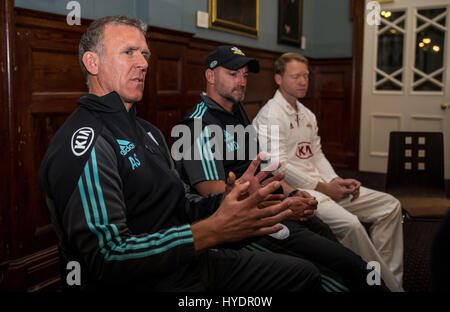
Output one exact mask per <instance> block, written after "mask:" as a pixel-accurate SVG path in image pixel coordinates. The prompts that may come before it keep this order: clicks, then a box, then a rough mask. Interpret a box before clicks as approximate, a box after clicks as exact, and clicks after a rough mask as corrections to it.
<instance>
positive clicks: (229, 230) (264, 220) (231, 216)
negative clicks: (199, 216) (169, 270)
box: [191, 181, 292, 251]
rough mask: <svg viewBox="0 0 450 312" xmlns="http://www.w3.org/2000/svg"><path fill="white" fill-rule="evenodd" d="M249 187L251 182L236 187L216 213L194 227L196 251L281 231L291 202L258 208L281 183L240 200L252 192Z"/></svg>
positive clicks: (273, 183) (236, 184) (274, 203)
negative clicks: (282, 222)
mask: <svg viewBox="0 0 450 312" xmlns="http://www.w3.org/2000/svg"><path fill="white" fill-rule="evenodd" d="M249 187H250V182H245V183H243V184H238V183H235V184H233V186H232V189H231V191H229V193H227V194H225V195H224V199H223V200H222V203H221V204H220V206H219V208H218V209H217V211H216V212H215V213H214V214H213V215H212V216H210V217H209V218H207V219H204V220H202V221H199V222H197V223H195V224H193V225H192V226H191V230H192V235H193V237H194V246H195V249H196V250H197V251H199V250H203V249H206V248H209V247H212V246H215V245H218V244H222V243H226V242H233V241H239V240H242V239H244V238H248V237H252V236H261V235H268V234H272V233H275V232H277V231H279V230H281V229H282V226H281V224H279V222H281V221H283V220H285V219H287V218H290V217H291V215H292V211H291V210H290V209H288V208H289V205H290V202H288V201H275V202H273V203H272V204H271V205H269V206H266V207H264V208H259V207H258V205H260V204H261V203H262V202H264V201H266V200H267V198H268V197H269V195H270V193H272V192H273V191H275V190H276V189H277V188H279V187H280V183H279V182H278V181H274V182H271V183H270V184H268V185H266V186H264V187H262V188H260V189H258V190H257V191H255V192H254V193H252V194H250V195H249V196H248V197H246V198H245V199H242V200H240V198H241V197H242V194H247V193H249V190H248V189H249ZM261 207H262V206H261Z"/></svg>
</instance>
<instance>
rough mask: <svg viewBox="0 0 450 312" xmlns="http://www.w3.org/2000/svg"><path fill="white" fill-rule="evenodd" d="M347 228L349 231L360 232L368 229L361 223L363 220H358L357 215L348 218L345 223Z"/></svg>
mask: <svg viewBox="0 0 450 312" xmlns="http://www.w3.org/2000/svg"><path fill="white" fill-rule="evenodd" d="M345 228H346V231H347V232H351V233H358V232H361V231H364V232H365V231H366V229H365V228H364V226H363V225H362V224H361V222H360V221H359V220H358V218H357V217H356V216H353V217H352V218H348V219H347V222H346V223H345Z"/></svg>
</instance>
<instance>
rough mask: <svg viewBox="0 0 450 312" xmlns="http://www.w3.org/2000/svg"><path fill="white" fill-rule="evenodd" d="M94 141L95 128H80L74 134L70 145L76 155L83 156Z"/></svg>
mask: <svg viewBox="0 0 450 312" xmlns="http://www.w3.org/2000/svg"><path fill="white" fill-rule="evenodd" d="M93 141H94V130H93V129H92V128H89V127H83V128H80V129H78V130H77V131H75V132H74V134H73V135H72V140H71V143H70V146H71V147H72V152H73V154H74V155H75V156H81V155H83V154H84V153H86V151H87V150H88V149H89V147H90V146H91V144H92V142H93Z"/></svg>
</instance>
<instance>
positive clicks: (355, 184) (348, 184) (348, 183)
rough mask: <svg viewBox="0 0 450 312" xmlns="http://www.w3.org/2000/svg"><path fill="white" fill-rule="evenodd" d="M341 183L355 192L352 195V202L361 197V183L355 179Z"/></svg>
mask: <svg viewBox="0 0 450 312" xmlns="http://www.w3.org/2000/svg"><path fill="white" fill-rule="evenodd" d="M341 183H342V184H343V185H345V186H346V187H347V189H349V190H353V191H352V193H351V195H352V201H354V200H355V199H357V198H358V197H359V189H360V187H361V182H359V181H358V180H355V179H344V180H342V179H341Z"/></svg>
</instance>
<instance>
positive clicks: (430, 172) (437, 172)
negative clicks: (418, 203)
mask: <svg viewBox="0 0 450 312" xmlns="http://www.w3.org/2000/svg"><path fill="white" fill-rule="evenodd" d="M443 142H444V139H443V134H442V133H441V132H405V131H393V132H391V133H390V138H389V157H388V170H387V177H386V190H387V191H388V192H390V193H392V194H395V195H399V196H419V197H420V196H442V197H445V184H444V143H443Z"/></svg>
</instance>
